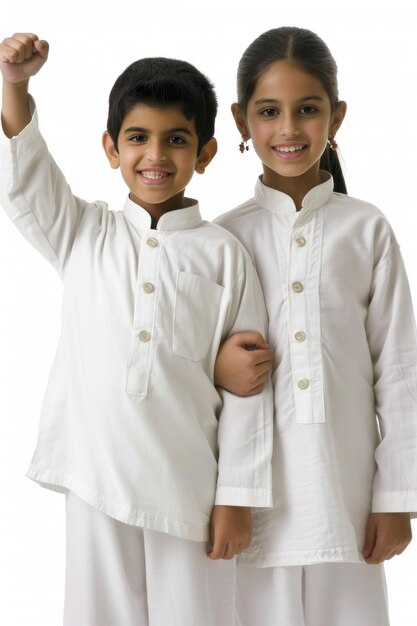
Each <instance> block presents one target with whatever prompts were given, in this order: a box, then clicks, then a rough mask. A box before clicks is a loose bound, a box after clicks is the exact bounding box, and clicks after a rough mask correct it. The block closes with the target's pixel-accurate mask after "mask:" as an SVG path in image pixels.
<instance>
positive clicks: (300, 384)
mask: <svg viewBox="0 0 417 626" xmlns="http://www.w3.org/2000/svg"><path fill="white" fill-rule="evenodd" d="M297 385H298V387H299V388H300V389H307V387H308V386H309V385H310V381H309V380H308V378H299V379H298V381H297Z"/></svg>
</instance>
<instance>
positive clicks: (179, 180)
mask: <svg viewBox="0 0 417 626" xmlns="http://www.w3.org/2000/svg"><path fill="white" fill-rule="evenodd" d="M198 141H199V140H198V135H197V132H196V129H195V122H194V119H191V120H188V119H187V118H186V117H185V116H184V115H183V113H182V112H181V110H180V109H179V108H177V107H175V106H169V107H160V106H159V107H158V106H150V105H147V104H137V105H135V106H134V107H133V108H132V109H131V110H130V111H129V112H128V113H127V115H126V117H125V118H124V120H123V123H122V126H121V128H120V133H119V137H118V149H117V150H116V148H115V146H114V144H113V141H112V139H111V137H110V136H109V134H108V133H107V132H106V133H104V137H103V145H104V149H105V151H106V153H107V156H108V158H109V161H110V164H111V166H112V167H113V168H117V167H120V170H121V173H122V176H123V178H124V181H125V182H126V184H127V186H128V187H129V190H130V194H129V195H130V198H131V200H133V201H134V202H136V203H137V204H139V205H140V206H141V207H143V208H144V209H146V210H147V211H148V212H149V213H150V214H151V216H152V217H153V218H154V219H155V220H156V221H157V220H158V218H159V217H160V216H161V215H163V214H164V213H166V212H167V211H172V210H175V209H181V208H184V203H185V201H184V191H185V187H186V186H187V184H188V183H189V181H190V180H191V178H192V176H193V174H194V172H195V171H197V172H199V173H203V172H204V169H205V167H206V165H207V164H208V163H209V161H210V160H211V158H212V156H214V154H215V145H216V144H215V140H214V139H212V140H211V141H210V142H208V144H207V146H204V147H203V149H202V150H201V152H200V155H199V156H198V157H197V150H198ZM211 142H213V143H211ZM210 145H211V148H210V147H209V146H210ZM213 146H214V152H212V148H213Z"/></svg>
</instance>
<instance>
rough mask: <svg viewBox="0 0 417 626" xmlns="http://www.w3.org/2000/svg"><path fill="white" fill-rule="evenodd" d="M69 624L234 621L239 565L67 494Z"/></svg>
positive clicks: (227, 624)
mask: <svg viewBox="0 0 417 626" xmlns="http://www.w3.org/2000/svg"><path fill="white" fill-rule="evenodd" d="M66 510H67V564H66V583H65V609H64V626H234V625H235V582H236V566H235V560H232V561H224V560H222V561H212V560H211V559H209V558H208V556H207V545H206V544H205V543H204V542H197V541H188V540H185V539H179V538H178V537H173V536H171V535H167V534H164V533H159V532H155V531H152V530H147V529H142V528H138V527H136V526H129V525H128V524H123V523H122V522H118V521H117V520H115V519H113V518H111V517H108V516H107V515H104V514H103V513H100V512H99V511H97V510H96V509H94V508H92V507H90V506H89V505H87V504H85V503H84V502H82V501H81V500H80V499H78V498H77V496H75V495H74V494H72V493H68V494H67V496H66Z"/></svg>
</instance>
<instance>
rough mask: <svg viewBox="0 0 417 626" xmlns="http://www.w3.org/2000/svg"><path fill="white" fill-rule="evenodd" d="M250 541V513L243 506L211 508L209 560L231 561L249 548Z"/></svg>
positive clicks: (247, 508)
mask: <svg viewBox="0 0 417 626" xmlns="http://www.w3.org/2000/svg"><path fill="white" fill-rule="evenodd" d="M251 539H252V511H251V509H250V508H249V507H245V506H223V505H218V504H216V505H215V506H214V507H213V511H212V513H211V520H210V543H211V546H212V547H211V550H210V551H209V552H208V556H209V557H210V558H211V559H232V558H233V557H234V556H235V555H236V554H240V553H241V552H242V550H244V549H245V548H247V547H249V545H250V542H251Z"/></svg>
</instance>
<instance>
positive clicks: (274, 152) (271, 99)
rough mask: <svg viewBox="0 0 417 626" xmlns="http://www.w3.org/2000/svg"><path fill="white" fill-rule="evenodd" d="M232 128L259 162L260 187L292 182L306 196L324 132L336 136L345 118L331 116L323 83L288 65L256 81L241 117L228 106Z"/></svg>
mask: <svg viewBox="0 0 417 626" xmlns="http://www.w3.org/2000/svg"><path fill="white" fill-rule="evenodd" d="M232 111H233V114H234V116H235V120H236V124H237V126H238V128H239V130H240V132H241V133H242V136H243V137H244V138H249V137H250V138H251V139H252V143H253V146H254V149H255V151H256V153H257V154H258V156H259V157H260V159H261V160H262V163H263V170H264V175H263V182H264V184H265V185H267V186H269V187H273V188H275V189H279V190H282V191H285V189H286V187H288V186H291V184H293V183H294V182H295V181H288V180H287V179H290V178H296V179H297V184H298V185H299V186H300V187H302V188H303V193H306V192H307V191H309V189H311V188H312V187H314V186H316V185H318V184H319V183H320V182H321V181H320V175H319V162H320V157H321V155H322V154H323V152H324V150H325V148H326V143H327V139H328V137H329V133H330V132H332V133H334V134H335V133H336V131H337V129H338V128H339V126H340V124H341V123H342V120H343V117H344V113H345V103H344V102H340V103H339V104H338V105H337V107H336V110H335V111H332V107H331V104H330V99H329V96H328V95H327V92H326V91H325V89H324V87H323V85H322V83H321V82H320V81H319V80H318V79H317V78H315V77H314V76H312V75H310V74H307V73H305V72H303V71H302V70H300V69H299V68H298V67H297V66H296V65H294V64H292V63H291V62H289V61H278V62H276V63H274V64H272V65H271V66H270V67H269V68H268V69H267V70H265V72H264V73H263V74H262V75H261V76H260V77H259V79H258V81H257V84H256V88H255V90H254V92H253V94H252V96H251V98H250V100H249V102H248V106H247V110H246V113H245V114H243V113H242V112H241V111H240V110H239V106H238V105H233V107H232Z"/></svg>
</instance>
